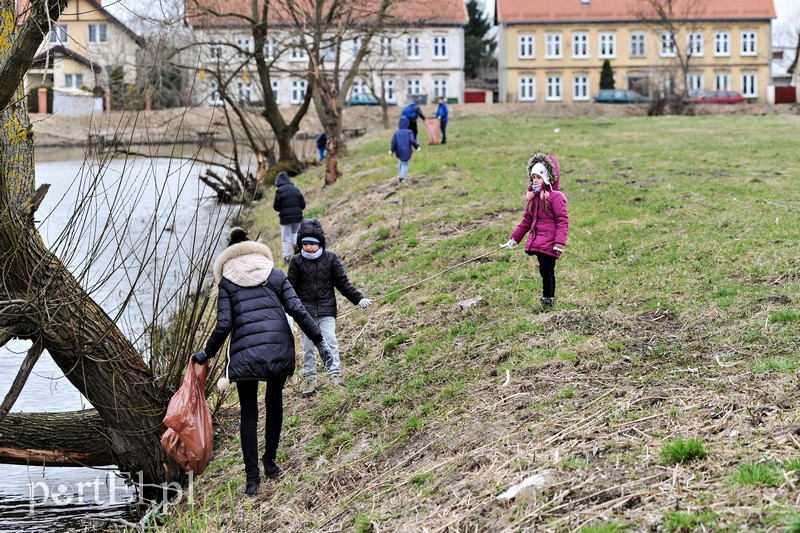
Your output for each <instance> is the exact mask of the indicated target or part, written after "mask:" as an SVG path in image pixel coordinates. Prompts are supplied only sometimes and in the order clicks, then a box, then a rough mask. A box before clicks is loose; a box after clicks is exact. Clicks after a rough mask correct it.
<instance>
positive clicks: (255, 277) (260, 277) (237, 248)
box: [214, 241, 275, 287]
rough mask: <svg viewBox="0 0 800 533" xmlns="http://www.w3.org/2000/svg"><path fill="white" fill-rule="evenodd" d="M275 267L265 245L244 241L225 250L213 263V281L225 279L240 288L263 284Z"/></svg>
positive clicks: (269, 251)
mask: <svg viewBox="0 0 800 533" xmlns="http://www.w3.org/2000/svg"><path fill="white" fill-rule="evenodd" d="M274 266H275V263H274V261H273V260H272V250H270V249H269V246H267V245H266V244H263V243H260V242H255V241H244V242H240V243H238V244H233V245H231V246H228V247H227V248H225V250H223V251H222V253H221V254H219V257H217V259H216V261H214V280H215V281H216V282H217V283H219V281H220V280H221V279H222V278H223V277H225V278H227V279H229V280H231V281H232V282H234V283H235V284H237V285H239V286H240V287H255V286H256V285H260V284H262V283H264V282H265V281H266V280H267V278H268V277H269V275H270V273H271V272H272V268H273V267H274Z"/></svg>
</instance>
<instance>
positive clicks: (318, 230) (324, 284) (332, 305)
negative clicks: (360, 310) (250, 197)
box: [288, 218, 364, 316]
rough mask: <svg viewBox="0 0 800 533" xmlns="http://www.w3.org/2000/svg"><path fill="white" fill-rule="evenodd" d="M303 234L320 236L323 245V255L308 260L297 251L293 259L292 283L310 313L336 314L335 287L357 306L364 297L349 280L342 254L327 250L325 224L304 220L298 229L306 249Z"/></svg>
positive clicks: (298, 241) (311, 219)
mask: <svg viewBox="0 0 800 533" xmlns="http://www.w3.org/2000/svg"><path fill="white" fill-rule="evenodd" d="M303 237H314V238H316V239H317V240H319V242H320V246H321V247H322V248H323V252H322V255H321V256H319V258H317V259H306V258H305V257H303V254H297V255H295V256H294V257H292V260H291V261H290V262H289V274H288V275H289V282H290V283H291V284H292V287H294V288H295V290H296V291H297V296H299V297H300V300H301V301H302V302H303V305H304V306H305V308H306V310H307V311H308V312H309V314H311V316H336V311H337V309H336V293H335V292H334V290H333V289H334V288H336V289H338V290H339V292H341V293H342V295H343V296H344V297H345V298H347V299H348V300H350V301H351V302H352V303H353V305H358V302H360V301H361V299H362V298H364V296H363V295H362V294H361V293H360V292H358V290H356V288H355V287H353V284H352V283H350V280H349V279H347V273H346V272H345V270H344V266H342V262H341V261H339V257H338V256H337V255H336V254H335V253H333V252H329V251H328V250H325V249H324V248H325V232H324V231H322V225H321V224H320V223H319V221H318V220H316V219H314V218H310V219H306V220H304V221H303V222H301V223H300V230H299V231H298V232H297V246H298V247H301V248H302V245H301V244H300V241H302V240H303Z"/></svg>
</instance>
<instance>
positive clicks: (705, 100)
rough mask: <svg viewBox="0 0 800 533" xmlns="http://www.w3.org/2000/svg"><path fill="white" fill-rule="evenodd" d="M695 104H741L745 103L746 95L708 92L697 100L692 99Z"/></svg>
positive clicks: (733, 92) (729, 92) (731, 92)
mask: <svg viewBox="0 0 800 533" xmlns="http://www.w3.org/2000/svg"><path fill="white" fill-rule="evenodd" d="M692 102H694V103H695V104H741V103H742V102H744V95H743V94H742V93H740V92H738V91H706V92H704V93H703V94H701V95H700V96H698V97H696V98H692Z"/></svg>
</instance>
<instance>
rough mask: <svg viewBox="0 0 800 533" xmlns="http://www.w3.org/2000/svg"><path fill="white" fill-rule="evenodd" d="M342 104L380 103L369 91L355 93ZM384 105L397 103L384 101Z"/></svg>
mask: <svg viewBox="0 0 800 533" xmlns="http://www.w3.org/2000/svg"><path fill="white" fill-rule="evenodd" d="M344 105H380V102H379V101H378V99H377V98H375V97H374V96H372V95H371V94H370V93H356V94H354V95H352V96H351V97H350V98H348V99H347V100H345V101H344ZM386 105H397V103H396V102H386Z"/></svg>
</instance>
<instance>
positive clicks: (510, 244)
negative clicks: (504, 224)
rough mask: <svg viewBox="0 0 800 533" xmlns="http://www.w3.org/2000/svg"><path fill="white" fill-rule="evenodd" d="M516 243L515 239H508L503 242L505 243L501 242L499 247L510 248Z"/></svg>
mask: <svg viewBox="0 0 800 533" xmlns="http://www.w3.org/2000/svg"><path fill="white" fill-rule="evenodd" d="M517 244H519V243H518V242H517V241H515V240H514V239H508V242H507V243H505V244H501V245H500V248H508V249H509V250H510V249H512V248H513V247H515V246H516V245H517Z"/></svg>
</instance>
